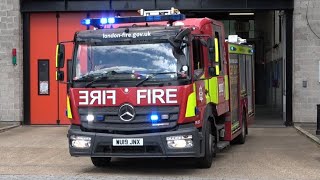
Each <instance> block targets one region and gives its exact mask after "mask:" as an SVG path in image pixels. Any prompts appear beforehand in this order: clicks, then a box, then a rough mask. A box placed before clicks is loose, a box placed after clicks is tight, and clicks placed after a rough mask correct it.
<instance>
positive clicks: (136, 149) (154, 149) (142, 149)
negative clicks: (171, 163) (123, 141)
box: [95, 145, 162, 154]
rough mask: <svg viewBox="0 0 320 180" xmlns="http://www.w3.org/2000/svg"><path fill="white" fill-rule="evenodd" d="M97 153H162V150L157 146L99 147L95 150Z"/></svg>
mask: <svg viewBox="0 0 320 180" xmlns="http://www.w3.org/2000/svg"><path fill="white" fill-rule="evenodd" d="M95 152H96V153H106V154H108V153H162V150H161V148H160V147H159V146H157V145H145V146H112V145H98V146H97V148H96V149H95Z"/></svg>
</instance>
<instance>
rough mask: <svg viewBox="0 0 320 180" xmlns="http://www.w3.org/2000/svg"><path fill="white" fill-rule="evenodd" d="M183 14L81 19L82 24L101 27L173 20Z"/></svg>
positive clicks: (182, 17) (180, 18) (180, 17)
mask: <svg viewBox="0 0 320 180" xmlns="http://www.w3.org/2000/svg"><path fill="white" fill-rule="evenodd" d="M185 18H186V16H185V15H184V14H171V15H156V16H129V17H109V18H90V19H88V18H87V19H83V20H82V21H81V24H82V25H86V26H89V25H91V26H94V27H96V28H103V26H104V25H107V24H123V23H143V22H160V21H168V22H174V21H179V20H184V19H185Z"/></svg>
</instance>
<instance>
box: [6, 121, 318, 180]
mask: <svg viewBox="0 0 320 180" xmlns="http://www.w3.org/2000/svg"><path fill="white" fill-rule="evenodd" d="M67 129H68V127H66V126H65V127H43V126H33V127H30V126H24V127H19V128H15V129H12V130H10V131H6V132H3V133H0V179H24V180H27V179H119V180H120V179H232V180H233V179H308V180H311V179H314V180H316V179H320V147H319V146H318V145H316V144H314V143H313V142H311V141H310V140H309V139H307V138H306V137H304V136H303V135H301V134H299V133H298V132H297V131H296V130H295V129H293V128H251V129H249V133H250V134H249V136H248V137H247V142H246V144H244V145H233V146H231V147H229V148H228V149H226V150H225V151H223V152H222V153H219V154H218V155H217V157H216V159H215V161H214V164H213V166H212V167H211V168H210V169H197V168H195V166H194V165H193V162H192V160H190V159H168V160H164V159H113V163H112V166H111V167H108V168H96V167H94V166H93V165H92V164H91V161H90V159H89V158H86V157H81V158H75V157H71V156H70V155H69V152H68V148H67V147H68V145H67V138H66V133H67Z"/></svg>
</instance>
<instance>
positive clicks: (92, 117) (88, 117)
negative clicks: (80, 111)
mask: <svg viewBox="0 0 320 180" xmlns="http://www.w3.org/2000/svg"><path fill="white" fill-rule="evenodd" d="M93 120H94V115H92V114H88V115H87V121H88V122H91V121H93Z"/></svg>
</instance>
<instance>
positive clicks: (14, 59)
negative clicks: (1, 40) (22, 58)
mask: <svg viewBox="0 0 320 180" xmlns="http://www.w3.org/2000/svg"><path fill="white" fill-rule="evenodd" d="M12 64H13V65H17V49H16V48H13V49H12Z"/></svg>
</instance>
